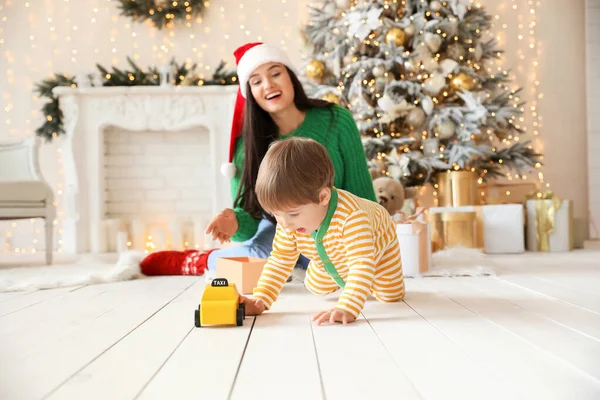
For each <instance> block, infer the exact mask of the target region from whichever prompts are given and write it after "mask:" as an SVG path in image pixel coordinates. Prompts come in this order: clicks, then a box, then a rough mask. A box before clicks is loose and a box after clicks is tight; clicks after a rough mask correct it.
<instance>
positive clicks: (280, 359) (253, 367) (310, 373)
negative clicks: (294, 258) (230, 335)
mask: <svg viewBox="0 0 600 400" xmlns="http://www.w3.org/2000/svg"><path fill="white" fill-rule="evenodd" d="M313 299H314V297H313V298H311V297H310V295H309V294H307V291H306V289H304V288H303V287H302V286H300V285H286V286H285V287H284V289H283V290H282V293H281V295H280V297H279V299H277V301H276V302H275V304H274V305H273V307H272V309H271V310H269V311H267V312H265V313H264V314H263V315H261V316H259V317H257V318H256V322H255V323H254V328H253V329H252V334H251V335H250V340H249V342H248V347H247V348H246V352H245V353H244V358H243V360H242V363H241V365H240V370H239V372H238V376H237V379H236V381H235V385H234V388H233V391H232V396H231V399H234V400H236V399H278V398H282V397H285V398H286V399H299V400H304V399H315V400H317V399H321V398H322V385H321V378H320V376H319V366H318V361H317V354H316V351H315V346H314V341H313V335H312V327H311V324H312V323H311V320H310V318H311V314H312V313H314V312H317V311H318V308H315V307H314V302H313V301H311V300H313ZM311 304H313V307H312V308H311V306H310V305H311ZM322 304H325V305H326V304H327V303H324V302H323V303H322ZM299 380H301V381H302V384H300V385H299V384H298V381H299ZM290 388H293V390H290ZM284 394H285V395H284Z"/></svg>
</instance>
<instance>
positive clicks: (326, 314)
mask: <svg viewBox="0 0 600 400" xmlns="http://www.w3.org/2000/svg"><path fill="white" fill-rule="evenodd" d="M355 319H356V318H354V315H352V314H350V313H349V312H348V311H346V310H342V309H341V308H333V309H331V310H329V311H321V312H319V313H317V314H316V315H315V316H314V317H313V319H312V320H313V322H314V323H316V324H317V325H321V324H322V323H323V322H329V323H330V324H333V323H336V322H341V323H343V324H344V325H346V324H348V323H350V322H354V320H355Z"/></svg>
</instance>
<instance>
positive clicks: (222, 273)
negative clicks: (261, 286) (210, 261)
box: [216, 257, 267, 294]
mask: <svg viewBox="0 0 600 400" xmlns="http://www.w3.org/2000/svg"><path fill="white" fill-rule="evenodd" d="M266 262H267V260H266V259H264V258H256V257H220V258H217V270H216V276H217V277H218V278H226V279H227V281H228V282H230V283H235V286H236V287H237V290H238V291H239V292H240V293H241V294H252V291H253V290H254V288H255V287H256V285H258V280H259V279H260V275H261V273H262V270H263V267H264V265H265V263H266Z"/></svg>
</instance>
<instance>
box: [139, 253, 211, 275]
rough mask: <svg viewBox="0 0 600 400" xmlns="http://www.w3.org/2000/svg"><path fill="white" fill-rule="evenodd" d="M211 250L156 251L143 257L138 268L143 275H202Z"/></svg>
mask: <svg viewBox="0 0 600 400" xmlns="http://www.w3.org/2000/svg"><path fill="white" fill-rule="evenodd" d="M213 250H215V249H213ZM213 250H203V251H198V250H185V251H176V250H166V251H157V252H155V253H151V254H149V255H148V256H147V257H146V258H144V259H143V260H142V262H141V263H140V268H141V270H142V274H144V275H202V274H204V272H205V271H206V270H207V269H208V265H207V261H208V255H209V254H210V253H211V252H212V251H213Z"/></svg>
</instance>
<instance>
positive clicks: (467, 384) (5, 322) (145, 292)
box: [0, 252, 600, 400]
mask: <svg viewBox="0 0 600 400" xmlns="http://www.w3.org/2000/svg"><path fill="white" fill-rule="evenodd" d="M598 256H600V253H598V252H597V253H591V252H576V253H571V254H568V255H548V254H542V255H540V254H527V255H523V256H510V257H509V256H504V257H496V258H495V259H494V260H495V262H496V264H497V265H498V266H499V271H498V276H497V277H486V278H454V279H452V278H424V279H409V280H407V289H408V293H407V297H406V300H405V301H404V302H402V303H397V304H379V303H376V302H375V301H373V300H371V301H369V302H368V303H367V306H366V308H365V310H364V313H363V316H362V317H361V318H360V320H359V321H357V322H356V323H353V324H350V325H347V326H341V325H333V326H320V327H316V326H313V325H312V324H311V322H310V317H311V315H312V314H313V313H315V312H317V311H320V310H323V309H328V308H330V307H332V306H333V305H334V304H335V299H336V298H335V296H330V297H328V298H319V297H316V296H314V295H311V294H309V293H308V292H306V290H305V289H304V288H303V287H302V286H301V285H300V284H298V283H296V284H288V285H286V287H285V289H284V292H283V294H282V296H281V298H280V301H278V302H277V303H276V304H275V306H274V307H273V309H272V311H270V312H268V313H267V314H264V315H263V316H260V317H258V318H256V319H254V318H246V320H245V322H244V326H243V327H224V328H215V327H207V328H199V329H197V328H194V324H193V310H194V308H195V307H196V306H197V303H198V301H199V300H200V298H201V295H202V290H203V287H204V278H203V277H160V278H149V279H143V280H136V281H130V282H120V283H113V284H105V285H95V286H86V287H76V288H68V289H58V290H45V291H35V292H26V293H0V399H6V400H12V399H41V398H49V399H137V398H140V399H184V398H198V399H210V400H212V399H284V398H285V399H303V400H306V399H309V400H312V399H328V400H333V399H367V398H373V399H406V400H409V399H427V400H430V399H443V400H447V399H460V400H467V399H476V400H482V399H486V400H487V399H502V400H506V399H511V400H512V399H544V400H551V399H561V400H563V399H578V400H582V399H600V291H599V289H598V288H599V287H600V258H598ZM594 257H596V258H595V259H594Z"/></svg>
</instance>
